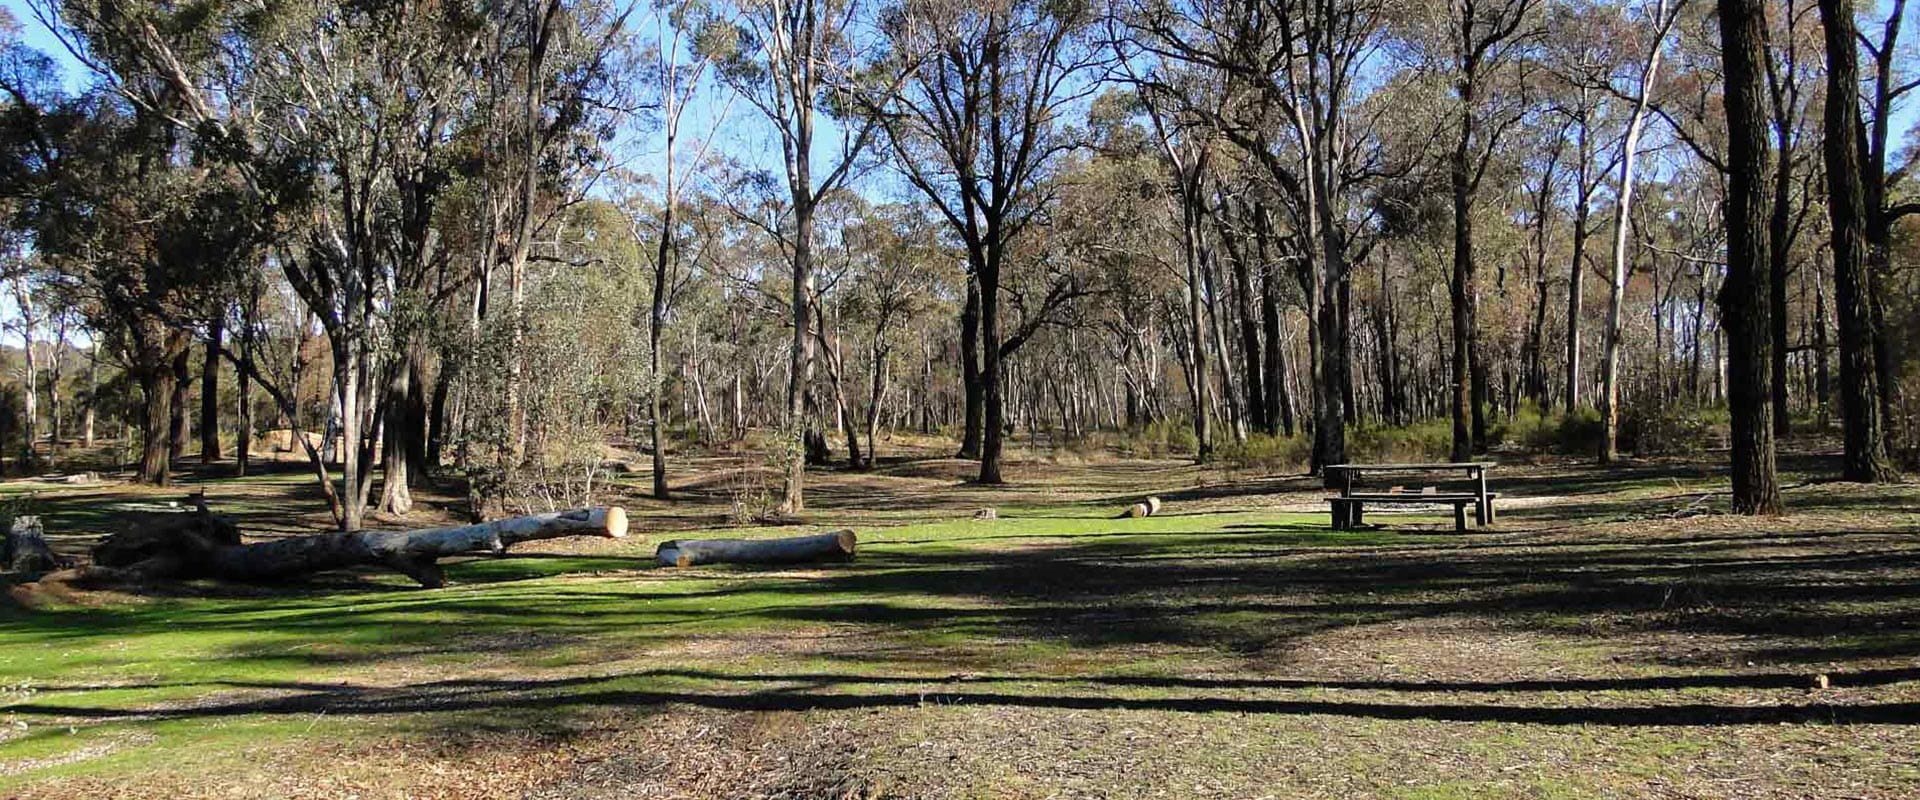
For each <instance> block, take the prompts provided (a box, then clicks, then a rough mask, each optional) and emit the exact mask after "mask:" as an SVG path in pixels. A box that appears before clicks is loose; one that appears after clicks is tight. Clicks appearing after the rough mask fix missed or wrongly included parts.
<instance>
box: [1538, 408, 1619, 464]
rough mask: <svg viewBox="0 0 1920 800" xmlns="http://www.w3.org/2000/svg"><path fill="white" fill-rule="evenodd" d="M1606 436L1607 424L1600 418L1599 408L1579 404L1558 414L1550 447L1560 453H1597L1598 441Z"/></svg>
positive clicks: (1598, 449) (1598, 448)
mask: <svg viewBox="0 0 1920 800" xmlns="http://www.w3.org/2000/svg"><path fill="white" fill-rule="evenodd" d="M1606 437H1607V426H1606V422H1605V421H1603V420H1601V419H1600V410H1599V409H1596V408H1594V407H1593V406H1581V407H1579V408H1576V409H1574V410H1573V413H1571V414H1569V413H1565V412H1562V413H1561V414H1560V415H1559V422H1557V423H1555V424H1554V425H1553V439H1552V444H1551V445H1550V448H1558V449H1559V451H1560V452H1562V453H1575V454H1592V453H1598V452H1600V443H1601V442H1602V441H1604V440H1605V439H1606ZM1541 449H1549V448H1541Z"/></svg>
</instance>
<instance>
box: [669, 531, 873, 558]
mask: <svg viewBox="0 0 1920 800" xmlns="http://www.w3.org/2000/svg"><path fill="white" fill-rule="evenodd" d="M857 543H858V541H857V538H856V537H855V536H854V535H853V531H835V532H833V533H823V534H820V535H818V536H795V537H793V538H790V539H677V540H674V541H670V542H661V543H660V549H659V550H658V551H656V552H655V553H654V557H655V558H658V559H659V560H660V564H661V565H662V566H667V567H691V566H696V565H699V564H802V563H806V562H810V561H851V560H853V550H854V547H855V545H856V544H857Z"/></svg>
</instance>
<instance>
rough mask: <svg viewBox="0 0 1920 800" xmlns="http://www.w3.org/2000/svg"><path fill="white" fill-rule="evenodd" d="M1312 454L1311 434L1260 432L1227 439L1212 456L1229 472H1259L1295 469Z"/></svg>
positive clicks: (1290, 470)
mask: <svg viewBox="0 0 1920 800" xmlns="http://www.w3.org/2000/svg"><path fill="white" fill-rule="evenodd" d="M1312 455H1313V437H1311V436H1305V435H1295V436H1269V435H1267V434H1264V433H1254V434H1249V435H1248V436H1247V440H1246V441H1244V442H1233V441H1229V442H1227V443H1226V444H1223V445H1221V446H1220V447H1219V448H1218V449H1216V450H1215V451H1214V457H1215V458H1216V459H1217V460H1218V461H1219V463H1220V465H1221V466H1223V467H1225V468H1226V469H1227V471H1228V472H1229V473H1252V474H1259V475H1271V474H1274V473H1278V472H1293V471H1298V470H1300V469H1302V468H1303V467H1305V466H1306V463H1307V459H1309V458H1311V457H1312Z"/></svg>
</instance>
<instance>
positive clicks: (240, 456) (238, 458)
mask: <svg viewBox="0 0 1920 800" xmlns="http://www.w3.org/2000/svg"><path fill="white" fill-rule="evenodd" d="M256 308H257V306H255V305H248V306H247V307H246V308H244V309H242V311H243V313H244V316H242V317H241V318H240V321H241V329H240V364H241V366H240V368H239V369H236V370H234V376H233V378H234V380H235V381H237V382H238V385H237V386H236V387H234V388H235V389H237V390H238V391H237V392H236V394H237V395H238V397H236V398H235V400H236V402H235V405H234V412H235V416H234V418H235V422H236V423H237V426H238V429H239V435H237V436H235V437H234V441H233V474H234V475H235V476H236V477H246V474H247V467H248V466H249V461H250V460H251V459H252V457H253V376H251V375H249V374H248V370H251V369H252V368H253V329H254V311H255V309H256ZM288 428H289V429H290V430H289V433H290V434H291V435H294V436H300V435H302V433H301V431H299V430H298V429H296V428H293V426H292V425H291V424H289V425H288Z"/></svg>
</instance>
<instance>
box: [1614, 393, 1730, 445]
mask: <svg viewBox="0 0 1920 800" xmlns="http://www.w3.org/2000/svg"><path fill="white" fill-rule="evenodd" d="M1624 411H1625V413H1623V414H1621V415H1620V440H1619V442H1617V443H1616V444H1617V445H1618V446H1619V447H1620V449H1622V450H1625V449H1629V448H1631V449H1632V451H1633V452H1634V453H1637V454H1639V455H1643V456H1657V455H1692V454H1694V453H1698V452H1700V451H1702V450H1705V449H1707V447H1708V446H1709V445H1710V444H1712V443H1713V441H1714V439H1715V438H1716V437H1717V435H1718V434H1719V432H1720V431H1722V430H1724V429H1725V425H1726V424H1727V423H1726V421H1727V420H1729V419H1730V418H1729V417H1728V416H1727V412H1726V410H1725V409H1720V408H1713V407H1706V408H1701V407H1697V406H1693V405H1687V404H1682V403H1647V404H1644V405H1639V404H1636V405H1632V406H1628V407H1627V408H1625V409H1624Z"/></svg>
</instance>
